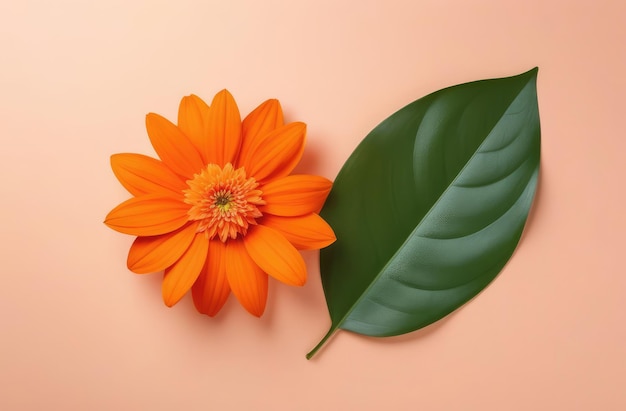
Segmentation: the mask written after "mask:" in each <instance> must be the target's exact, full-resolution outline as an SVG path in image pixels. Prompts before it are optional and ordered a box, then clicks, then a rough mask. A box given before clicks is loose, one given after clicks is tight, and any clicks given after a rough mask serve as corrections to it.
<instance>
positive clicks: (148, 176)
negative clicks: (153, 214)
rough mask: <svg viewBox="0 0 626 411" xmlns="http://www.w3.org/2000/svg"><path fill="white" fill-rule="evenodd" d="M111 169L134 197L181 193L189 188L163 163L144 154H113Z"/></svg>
mask: <svg viewBox="0 0 626 411" xmlns="http://www.w3.org/2000/svg"><path fill="white" fill-rule="evenodd" d="M111 168H112V169H113V173H114V174H115V176H116V177H117V179H118V180H119V181H120V183H122V185H123V186H124V188H126V189H127V190H128V191H129V192H130V193H131V194H132V195H134V196H140V195H143V194H151V193H156V192H160V191H163V190H169V191H172V192H174V193H180V192H181V191H182V190H184V189H185V188H187V184H185V182H184V181H183V180H182V179H181V178H180V177H178V176H177V175H176V174H175V173H174V172H173V171H172V170H170V169H169V168H168V167H167V166H166V165H165V164H163V162H162V161H159V160H157V159H155V158H152V157H148V156H144V155H142V154H131V153H123V154H113V155H112V156H111Z"/></svg>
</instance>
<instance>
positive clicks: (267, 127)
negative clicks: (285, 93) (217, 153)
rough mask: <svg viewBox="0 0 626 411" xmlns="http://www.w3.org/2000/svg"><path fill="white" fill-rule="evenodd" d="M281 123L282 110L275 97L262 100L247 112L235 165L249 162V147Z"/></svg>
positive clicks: (238, 165) (253, 145)
mask: <svg viewBox="0 0 626 411" xmlns="http://www.w3.org/2000/svg"><path fill="white" fill-rule="evenodd" d="M283 124H284V120H283V110H282V108H281V106H280V102H279V101H278V100H275V99H271V100H266V101H264V102H263V103H261V105H259V106H258V107H257V108H255V109H254V110H253V111H252V112H251V113H250V114H248V115H247V116H246V118H245V119H244V120H243V123H242V124H241V133H242V141H241V151H240V153H239V160H238V162H237V167H241V166H242V165H243V163H250V158H249V157H250V154H251V149H252V148H253V147H256V145H257V144H258V139H262V138H263V137H264V136H265V135H266V134H268V133H270V132H272V131H274V130H275V129H277V128H279V127H282V126H283Z"/></svg>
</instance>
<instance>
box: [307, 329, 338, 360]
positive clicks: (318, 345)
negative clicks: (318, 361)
mask: <svg viewBox="0 0 626 411" xmlns="http://www.w3.org/2000/svg"><path fill="white" fill-rule="evenodd" d="M336 330H337V328H335V327H331V329H330V330H328V332H327V333H326V335H325V336H324V338H322V340H321V341H320V342H319V343H318V344H317V345H316V346H315V348H313V349H312V350H311V352H309V353H308V354H307V355H306V359H307V360H310V359H311V358H313V356H314V355H315V353H317V351H318V350H319V349H320V348H322V346H323V345H324V344H325V343H326V341H328V339H329V338H330V337H331V336H332V335H333V334H334V333H335V331H336Z"/></svg>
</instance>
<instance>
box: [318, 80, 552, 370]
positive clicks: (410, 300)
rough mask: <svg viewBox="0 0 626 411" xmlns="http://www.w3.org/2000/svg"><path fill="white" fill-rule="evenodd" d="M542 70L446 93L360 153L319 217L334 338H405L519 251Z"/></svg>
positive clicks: (532, 172)
mask: <svg viewBox="0 0 626 411" xmlns="http://www.w3.org/2000/svg"><path fill="white" fill-rule="evenodd" d="M536 78H537V69H533V70H531V71H529V72H527V73H524V74H521V75H519V76H515V77H508V78H502V79H492V80H483V81H477V82H472V83H467V84H462V85H458V86H454V87H450V88H447V89H443V90H440V91H438V92H435V93H433V94H430V95H428V96H426V97H424V98H422V99H419V100H417V101H415V102H413V103H411V104H409V105H408V106H406V107H404V108H403V109H401V110H399V111H398V112H396V113H395V114H393V115H392V116H391V117H389V118H388V119H387V120H385V121H384V122H383V123H381V124H380V125H379V126H377V127H376V128H375V129H374V130H373V131H372V132H371V133H370V134H369V135H368V136H367V137H366V138H365V139H364V140H363V142H362V143H361V144H360V145H359V146H358V147H357V148H356V150H355V151H354V153H353V154H352V155H351V157H350V158H349V159H348V161H347V162H346V164H345V165H344V167H343V168H342V170H341V172H340V173H339V175H338V176H337V178H336V180H335V183H334V186H333V189H332V191H331V193H330V195H329V197H328V200H327V202H326V205H325V207H324V209H323V210H322V212H321V215H322V216H323V217H324V218H325V219H326V221H328V222H329V224H330V225H331V226H332V227H333V229H334V230H335V234H336V235H337V241H336V243H334V244H333V245H331V246H330V247H328V248H326V249H323V250H322V251H321V254H320V270H321V275H322V284H323V287H324V293H325V295H326V300H327V305H328V309H329V312H330V317H331V322H332V325H331V329H330V331H329V332H328V334H327V335H326V337H324V339H323V340H322V341H321V342H320V344H319V345H318V346H317V347H316V348H315V349H314V350H313V351H312V352H311V353H309V355H308V356H307V357H308V358H310V357H311V356H312V355H313V354H315V352H316V351H317V349H319V347H320V346H321V345H322V344H323V343H324V342H325V341H326V339H327V338H328V337H329V336H330V335H332V334H333V333H334V332H335V331H336V330H337V329H345V330H349V331H353V332H356V333H360V334H365V335H370V336H391V335H398V334H403V333H407V332H410V331H413V330H417V329H419V328H422V327H424V326H426V325H428V324H431V323H433V322H435V321H437V320H439V319H441V318H442V317H444V316H446V315H447V314H449V313H450V312H452V311H454V310H455V309H456V308H458V307H459V306H461V305H462V304H464V303H465V302H467V301H468V300H470V299H471V298H472V297H474V296H475V295H476V294H478V293H479V292H480V291H481V290H482V289H483V288H484V287H486V286H487V285H488V284H489V283H490V282H491V281H492V280H493V279H494V277H495V276H496V275H497V274H498V273H499V272H500V271H501V269H502V268H503V267H504V265H505V264H506V262H507V261H508V260H509V258H510V257H511V255H512V253H513V251H514V249H515V247H516V246H517V244H518V242H519V238H520V236H521V233H522V230H523V228H524V224H525V222H526V219H527V216H528V212H529V210H530V206H531V204H532V200H533V196H534V194H535V189H536V185H537V177H538V172H539V156H540V129H539V114H538V107H537V93H536Z"/></svg>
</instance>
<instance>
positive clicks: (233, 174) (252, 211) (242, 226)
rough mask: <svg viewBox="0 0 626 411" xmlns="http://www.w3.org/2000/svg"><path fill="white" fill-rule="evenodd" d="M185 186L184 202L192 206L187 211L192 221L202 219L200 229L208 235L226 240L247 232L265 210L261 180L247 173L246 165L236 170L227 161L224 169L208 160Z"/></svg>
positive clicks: (199, 231) (210, 237)
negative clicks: (260, 209) (260, 208)
mask: <svg viewBox="0 0 626 411" xmlns="http://www.w3.org/2000/svg"><path fill="white" fill-rule="evenodd" d="M187 185H188V186H189V188H188V189H186V190H184V191H183V193H184V194H185V200H184V201H185V203H187V204H189V205H190V206H191V208H190V209H189V211H188V212H187V214H189V220H190V221H199V222H200V224H199V225H198V230H197V232H198V233H201V232H204V233H206V235H207V236H208V238H209V239H212V238H215V237H216V236H218V237H219V238H220V240H221V241H223V242H226V240H227V239H228V238H232V239H235V238H237V235H238V234H240V235H242V236H244V235H246V233H247V232H248V227H249V226H250V224H256V219H257V218H259V217H262V216H263V214H261V212H260V211H259V209H258V207H257V206H261V205H263V204H265V201H263V199H262V198H261V195H262V194H263V193H262V192H261V190H257V189H256V188H257V187H258V185H259V183H257V182H256V180H255V179H254V178H252V177H250V178H247V177H246V171H245V170H244V168H243V167H241V168H238V169H237V170H235V169H234V168H233V166H232V164H230V163H228V164H226V165H225V166H224V168H223V169H222V168H221V167H220V166H218V165H217V164H209V165H208V166H207V167H206V169H204V170H202V171H201V172H200V174H195V175H194V176H193V179H192V180H188V181H187Z"/></svg>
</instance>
